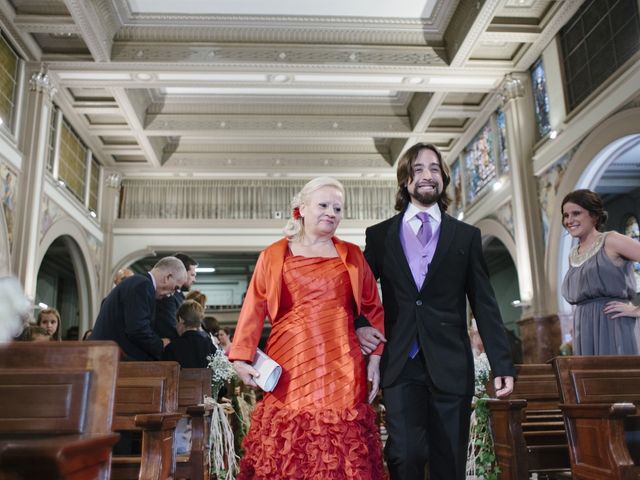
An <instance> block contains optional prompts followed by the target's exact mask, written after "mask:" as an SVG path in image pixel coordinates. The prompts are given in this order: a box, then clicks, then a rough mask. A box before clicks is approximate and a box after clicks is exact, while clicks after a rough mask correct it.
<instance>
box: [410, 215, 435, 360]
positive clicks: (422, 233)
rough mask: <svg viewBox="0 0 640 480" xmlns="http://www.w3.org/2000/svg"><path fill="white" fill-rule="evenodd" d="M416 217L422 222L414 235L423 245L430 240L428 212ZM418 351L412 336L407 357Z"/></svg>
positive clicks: (416, 340)
mask: <svg viewBox="0 0 640 480" xmlns="http://www.w3.org/2000/svg"><path fill="white" fill-rule="evenodd" d="M416 217H418V219H419V220H420V221H421V222H422V225H420V228H419V229H418V233H417V234H416V236H417V237H418V240H419V241H420V243H421V244H422V246H423V247H425V246H426V245H427V243H429V240H431V233H432V232H431V222H430V220H429V214H428V213H427V212H420V213H418V214H416ZM419 351H420V344H419V343H418V337H416V338H414V339H413V341H412V342H411V347H409V358H416V355H418V352H419Z"/></svg>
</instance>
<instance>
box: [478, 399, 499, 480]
mask: <svg viewBox="0 0 640 480" xmlns="http://www.w3.org/2000/svg"><path fill="white" fill-rule="evenodd" d="M487 398H488V397H487V396H486V394H485V395H484V396H483V397H482V398H479V399H478V400H476V404H475V412H476V423H475V424H474V425H472V427H471V429H472V430H473V432H472V435H471V437H472V438H473V439H474V453H475V468H476V474H477V476H478V477H479V478H482V479H484V480H498V474H499V473H500V468H499V467H498V465H497V463H496V454H495V452H494V449H493V438H492V437H491V430H490V427H489V425H490V424H489V417H490V411H489V407H487V402H486V399H487Z"/></svg>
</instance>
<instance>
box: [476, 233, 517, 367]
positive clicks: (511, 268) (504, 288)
mask: <svg viewBox="0 0 640 480" xmlns="http://www.w3.org/2000/svg"><path fill="white" fill-rule="evenodd" d="M483 250H484V257H485V260H486V261H487V267H488V269H489V281H490V282H491V286H492V287H493V290H494V292H495V294H496V300H497V302H498V307H499V308H500V315H501V316H502V321H503V323H504V326H505V329H506V331H507V333H508V337H509V343H510V346H511V352H512V355H513V357H514V360H515V361H516V363H521V359H522V347H521V342H520V331H519V327H518V321H519V320H520V317H521V306H522V305H521V299H520V288H519V283H518V271H517V269H516V266H515V263H514V262H513V258H512V257H511V255H510V253H509V250H507V247H506V246H505V245H504V243H502V242H501V241H500V240H499V239H498V238H496V237H488V238H486V239H485V241H484V242H483Z"/></svg>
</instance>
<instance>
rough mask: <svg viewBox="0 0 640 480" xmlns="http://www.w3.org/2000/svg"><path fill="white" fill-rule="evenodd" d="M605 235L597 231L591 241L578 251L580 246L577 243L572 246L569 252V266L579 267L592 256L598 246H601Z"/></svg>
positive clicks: (598, 248) (597, 249)
mask: <svg viewBox="0 0 640 480" xmlns="http://www.w3.org/2000/svg"><path fill="white" fill-rule="evenodd" d="M605 236H606V235H605V234H604V233H599V234H598V236H597V237H596V239H595V240H594V241H593V243H592V244H591V245H589V246H588V247H587V248H585V249H584V250H582V251H578V249H579V247H580V245H579V244H578V245H576V246H575V247H573V248H572V249H571V254H570V255H569V263H570V264H571V266H572V267H579V266H580V265H582V264H583V263H584V262H586V261H587V260H589V259H590V258H591V257H593V256H594V255H595V254H596V253H598V251H599V250H600V247H602V244H603V243H604V238H605Z"/></svg>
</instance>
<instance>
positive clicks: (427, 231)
mask: <svg viewBox="0 0 640 480" xmlns="http://www.w3.org/2000/svg"><path fill="white" fill-rule="evenodd" d="M416 217H418V219H419V220H420V221H421V222H422V225H420V228H419V229H418V233H417V236H418V240H420V243H421V244H422V246H423V247H424V246H425V245H426V244H427V243H429V240H431V221H430V220H429V214H428V213H427V212H420V213H418V214H417V215H416Z"/></svg>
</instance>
